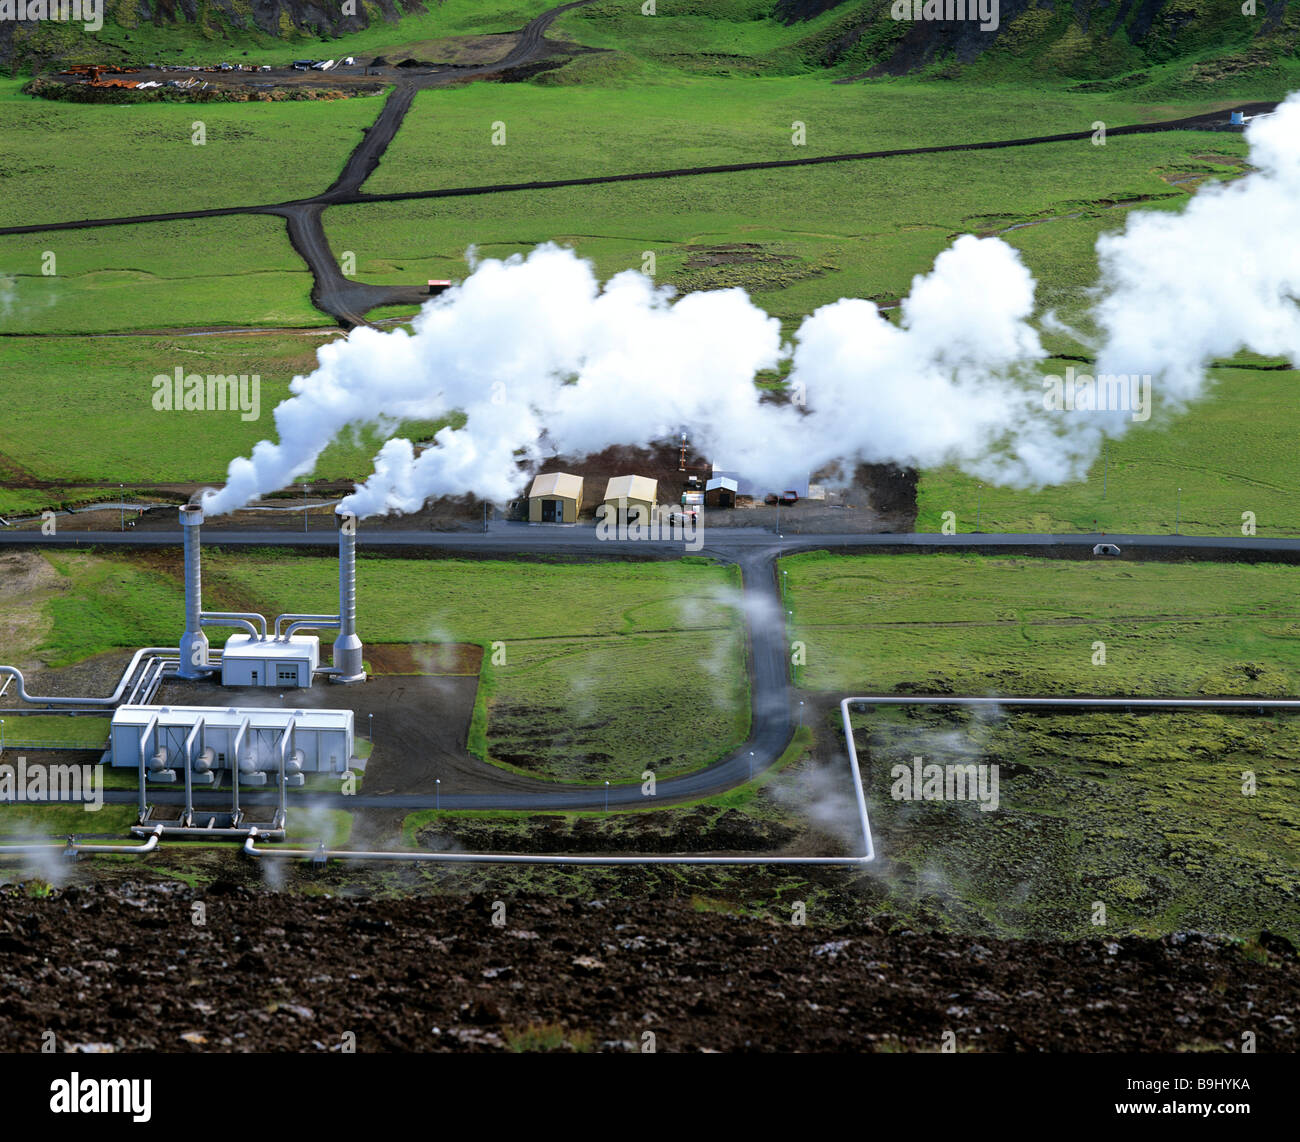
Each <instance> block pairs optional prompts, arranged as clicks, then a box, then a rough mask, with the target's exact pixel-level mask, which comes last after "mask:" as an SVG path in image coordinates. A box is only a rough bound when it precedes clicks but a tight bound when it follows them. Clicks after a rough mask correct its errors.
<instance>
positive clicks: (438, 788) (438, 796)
mask: <svg viewBox="0 0 1300 1142" xmlns="http://www.w3.org/2000/svg"><path fill="white" fill-rule="evenodd" d="M433 807H434V808H435V809H441V808H442V778H441V777H435V778H434V779H433Z"/></svg>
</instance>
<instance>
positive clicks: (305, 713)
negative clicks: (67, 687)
mask: <svg viewBox="0 0 1300 1142" xmlns="http://www.w3.org/2000/svg"><path fill="white" fill-rule="evenodd" d="M155 714H157V715H158V724H159V725H160V726H192V725H193V724H194V723H195V722H196V721H197V720H198V719H199V718H200V717H202V718H203V719H204V720H205V721H206V723H207V725H208V726H210V727H212V728H213V729H218V728H222V729H227V728H232V727H234V728H237V727H238V726H239V725H240V723H241V722H243V720H244V719H245V718H247V719H248V721H249V728H250V729H254V730H278V729H283V728H284V726H285V725H286V723H287V722H288V721H289V719H290V718H291V717H292V718H296V719H297V724H298V725H299V726H300V727H301V728H302V729H304V730H348V731H350V730H351V729H352V723H353V714H352V711H351V710H289V709H285V710H278V709H272V708H268V707H265V706H118V708H117V709H116V710H114V711H113V725H115V726H144V725H147V724H148V722H149V719H150V718H152V717H153V716H154V715H155Z"/></svg>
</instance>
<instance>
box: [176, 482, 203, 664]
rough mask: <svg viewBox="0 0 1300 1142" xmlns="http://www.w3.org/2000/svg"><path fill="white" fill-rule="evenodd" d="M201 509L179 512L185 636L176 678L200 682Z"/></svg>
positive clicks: (193, 507)
mask: <svg viewBox="0 0 1300 1142" xmlns="http://www.w3.org/2000/svg"><path fill="white" fill-rule="evenodd" d="M202 524H203V509H202V508H201V507H199V505H198V504H186V505H185V506H184V507H182V508H181V534H182V535H183V536H184V537H185V633H184V634H183V635H181V644H180V657H181V662H180V668H179V669H178V670H177V671H176V676H177V677H178V678H203V677H204V676H205V674H206V671H204V670H203V669H202V667H206V666H207V665H208V636H207V635H206V634H204V633H203V578H202V575H201V573H200V570H199V531H200V528H201V527H202Z"/></svg>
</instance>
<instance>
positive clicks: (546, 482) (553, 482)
mask: <svg viewBox="0 0 1300 1142" xmlns="http://www.w3.org/2000/svg"><path fill="white" fill-rule="evenodd" d="M538 496H559V497H560V498H561V499H565V500H580V499H582V477H581V476H574V475H571V474H570V473H568V472H546V473H543V474H542V475H540V476H538V477H537V478H536V479H535V480H534V481H533V487H532V490H531V491H530V492H529V493H528V498H529V499H536V498H537V497H538Z"/></svg>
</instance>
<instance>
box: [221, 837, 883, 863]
mask: <svg viewBox="0 0 1300 1142" xmlns="http://www.w3.org/2000/svg"><path fill="white" fill-rule="evenodd" d="M261 835H262V834H260V833H259V832H258V830H257V829H255V828H254V829H250V830H249V833H248V839H247V840H245V841H244V852H245V853H246V854H248V855H249V856H251V857H256V858H258V859H259V860H260V859H262V858H264V857H278V858H280V859H282V860H316V861H320V860H385V861H412V862H425V863H431V864H574V865H640V864H702V865H732V864H739V865H747V864H748V865H783V864H786V865H843V866H856V865H862V864H866V863H867V862H868V861H869V860H871V859H872V857H870V856H854V857H849V856H844V857H800V856H659V855H655V856H557V855H554V854H550V855H546V856H532V855H527V854H523V853H428V852H399V851H377V852H370V851H363V850H357V851H349V850H348V849H327V848H324V847H323V846H321V847H318V848H314V849H259V848H258V847H257V845H256V841H257V838H258V837H259V836H261Z"/></svg>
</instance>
